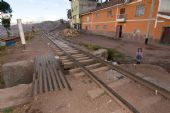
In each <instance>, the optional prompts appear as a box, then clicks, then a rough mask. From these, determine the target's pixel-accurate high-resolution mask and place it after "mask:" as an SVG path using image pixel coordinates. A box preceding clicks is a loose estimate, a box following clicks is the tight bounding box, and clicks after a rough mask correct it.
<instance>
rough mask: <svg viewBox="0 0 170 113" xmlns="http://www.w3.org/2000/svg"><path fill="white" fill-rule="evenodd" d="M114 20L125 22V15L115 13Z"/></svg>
mask: <svg viewBox="0 0 170 113" xmlns="http://www.w3.org/2000/svg"><path fill="white" fill-rule="evenodd" d="M116 22H126V15H125V14H120V15H117V17H116Z"/></svg>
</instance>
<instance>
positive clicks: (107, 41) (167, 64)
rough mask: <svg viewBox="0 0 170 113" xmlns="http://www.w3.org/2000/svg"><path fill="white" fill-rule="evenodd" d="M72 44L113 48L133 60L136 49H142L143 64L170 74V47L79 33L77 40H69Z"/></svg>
mask: <svg viewBox="0 0 170 113" xmlns="http://www.w3.org/2000/svg"><path fill="white" fill-rule="evenodd" d="M71 39H72V40H73V41H74V42H76V43H79V44H80V45H81V44H82V43H83V44H95V45H100V46H102V47H106V48H114V49H116V50H117V51H119V52H121V53H123V54H124V55H125V56H131V57H133V58H135V54H136V52H137V49H138V48H142V49H143V53H144V59H143V63H144V64H154V65H158V66H161V67H163V68H165V69H166V70H167V71H168V72H170V51H169V50H170V46H166V45H144V43H138V42H132V41H127V40H123V39H120V40H114V39H111V38H107V37H104V36H97V35H93V34H88V33H81V35H80V37H79V38H71Z"/></svg>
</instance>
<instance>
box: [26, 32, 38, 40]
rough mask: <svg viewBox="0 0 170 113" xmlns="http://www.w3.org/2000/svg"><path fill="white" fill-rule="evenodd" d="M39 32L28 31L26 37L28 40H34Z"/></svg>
mask: <svg viewBox="0 0 170 113" xmlns="http://www.w3.org/2000/svg"><path fill="white" fill-rule="evenodd" d="M36 33H37V32H26V33H25V39H26V40H32V39H33V38H34V36H35V35H36Z"/></svg>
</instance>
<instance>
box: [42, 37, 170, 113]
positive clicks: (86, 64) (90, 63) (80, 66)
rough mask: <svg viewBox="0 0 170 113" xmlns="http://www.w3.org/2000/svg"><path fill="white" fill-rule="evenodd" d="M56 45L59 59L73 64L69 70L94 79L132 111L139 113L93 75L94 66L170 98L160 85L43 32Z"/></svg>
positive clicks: (168, 93)
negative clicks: (119, 74) (113, 72)
mask: <svg viewBox="0 0 170 113" xmlns="http://www.w3.org/2000/svg"><path fill="white" fill-rule="evenodd" d="M44 35H45V37H47V38H48V39H49V40H50V41H51V42H52V43H53V44H54V45H55V46H56V47H57V49H56V51H57V53H58V54H59V55H60V56H61V59H62V60H63V62H64V63H66V64H68V63H70V64H72V63H73V64H74V65H75V67H72V68H74V69H71V72H77V73H78V74H79V75H82V74H85V75H88V76H89V77H90V78H91V79H92V80H93V81H95V82H96V83H97V84H98V85H99V86H100V87H101V88H102V89H104V90H105V92H107V93H108V95H110V96H111V97H112V98H114V99H115V100H116V101H117V102H119V104H121V105H122V106H124V107H126V108H128V109H129V110H130V111H131V112H133V113H139V111H138V110H137V109H136V108H135V107H134V106H132V105H131V104H130V103H129V102H127V101H126V100H125V99H123V98H122V97H121V96H120V95H119V94H117V93H116V92H115V91H114V90H113V89H112V88H110V87H109V86H108V85H107V84H106V83H105V82H103V81H102V80H101V79H100V78H98V77H97V76H96V75H95V68H98V69H99V70H101V71H102V70H104V71H106V70H109V69H112V70H115V71H117V72H119V73H121V74H122V75H124V76H125V77H128V78H130V79H131V80H133V81H136V82H138V83H140V84H142V85H144V86H146V87H148V88H150V89H152V90H154V91H157V92H158V93H159V94H161V95H163V96H164V97H166V98H168V99H170V92H169V91H168V90H166V89H164V88H162V87H159V86H157V85H155V84H153V83H151V82H149V81H147V80H145V79H142V78H140V77H138V76H136V75H134V74H132V73H130V72H128V71H125V70H123V69H122V68H120V67H119V66H114V65H112V64H111V63H108V62H106V61H104V60H102V59H100V58H98V57H96V56H94V55H92V54H91V53H89V52H87V51H85V50H82V49H80V48H79V47H77V46H76V45H75V44H73V43H70V42H69V41H65V40H62V39H58V38H56V37H54V36H52V35H47V34H44Z"/></svg>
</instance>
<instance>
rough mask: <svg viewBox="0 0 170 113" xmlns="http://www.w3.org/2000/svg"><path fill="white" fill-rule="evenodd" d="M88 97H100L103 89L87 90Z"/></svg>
mask: <svg viewBox="0 0 170 113" xmlns="http://www.w3.org/2000/svg"><path fill="white" fill-rule="evenodd" d="M87 93H88V95H89V96H90V98H92V99H95V98H97V97H100V96H101V95H102V94H104V90H102V89H100V88H97V89H94V90H91V91H88V92H87Z"/></svg>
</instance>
